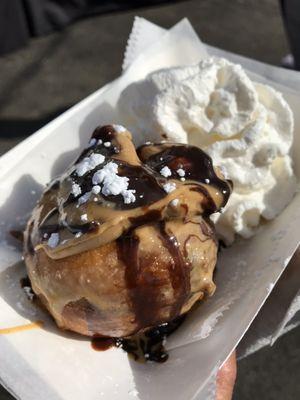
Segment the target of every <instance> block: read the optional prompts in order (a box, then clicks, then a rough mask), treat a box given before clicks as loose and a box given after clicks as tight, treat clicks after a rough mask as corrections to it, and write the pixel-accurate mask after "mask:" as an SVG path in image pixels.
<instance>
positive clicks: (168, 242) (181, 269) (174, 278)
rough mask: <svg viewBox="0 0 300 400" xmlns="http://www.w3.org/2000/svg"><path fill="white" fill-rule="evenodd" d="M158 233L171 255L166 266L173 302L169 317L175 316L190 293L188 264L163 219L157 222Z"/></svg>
mask: <svg viewBox="0 0 300 400" xmlns="http://www.w3.org/2000/svg"><path fill="white" fill-rule="evenodd" d="M159 233H160V239H161V241H162V243H163V245H164V247H165V248H166V249H167V250H168V252H169V254H170V255H171V257H172V262H171V263H170V264H169V266H168V267H169V273H170V280H171V282H172V287H173V290H174V298H175V302H174V305H173V307H172V311H171V317H170V318H175V317H176V316H177V315H178V314H179V313H180V310H181V308H182V306H183V304H184V302H185V301H186V299H187V298H188V296H189V293H190V288H191V287H190V264H189V262H188V261H187V260H185V259H184V258H183V256H182V253H181V251H180V246H179V243H178V241H177V239H176V237H175V236H174V235H173V234H172V233H170V234H168V233H167V231H166V224H165V222H164V221H161V222H160V223H159Z"/></svg>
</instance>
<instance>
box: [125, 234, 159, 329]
mask: <svg viewBox="0 0 300 400" xmlns="http://www.w3.org/2000/svg"><path fill="white" fill-rule="evenodd" d="M117 246H118V256H119V259H120V260H121V261H122V262H123V263H124V264H125V281H126V286H127V291H128V294H129V297H130V303H131V307H132V313H133V315H134V324H135V325H136V328H135V330H136V331H138V330H140V329H142V328H144V327H145V326H151V325H155V324H157V323H158V320H157V313H158V311H159V310H160V300H159V299H160V292H159V289H160V285H159V283H160V282H159V281H158V280H157V279H156V277H155V274H153V273H152V274H151V271H149V269H148V268H147V267H148V265H147V263H153V259H152V257H151V258H150V259H147V258H143V257H140V256H139V238H138V237H137V235H136V234H135V231H131V232H128V233H127V234H125V235H123V236H121V237H120V238H119V239H118V240H117ZM145 271H146V273H145Z"/></svg>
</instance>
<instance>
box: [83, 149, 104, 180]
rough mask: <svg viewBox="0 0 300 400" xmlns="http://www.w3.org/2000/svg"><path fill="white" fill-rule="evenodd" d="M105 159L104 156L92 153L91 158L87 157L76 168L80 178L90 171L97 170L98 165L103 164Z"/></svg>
mask: <svg viewBox="0 0 300 400" xmlns="http://www.w3.org/2000/svg"><path fill="white" fill-rule="evenodd" d="M104 160H105V157H104V156H103V155H102V154H98V153H92V154H91V155H90V156H89V157H85V158H84V159H83V160H82V161H81V162H80V163H79V164H78V165H77V167H76V173H77V175H78V176H83V175H84V174H86V173H87V172H89V171H92V170H93V169H95V168H96V167H97V166H98V165H100V164H102V163H103V162H104Z"/></svg>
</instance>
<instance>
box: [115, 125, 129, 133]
mask: <svg viewBox="0 0 300 400" xmlns="http://www.w3.org/2000/svg"><path fill="white" fill-rule="evenodd" d="M113 128H114V130H115V131H116V132H117V133H123V132H126V128H124V126H122V125H116V124H114V125H113Z"/></svg>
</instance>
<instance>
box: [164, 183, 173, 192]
mask: <svg viewBox="0 0 300 400" xmlns="http://www.w3.org/2000/svg"><path fill="white" fill-rule="evenodd" d="M163 188H164V191H165V192H167V193H171V192H173V190H175V189H176V184H175V183H174V182H167V183H165V184H164V185H163Z"/></svg>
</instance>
